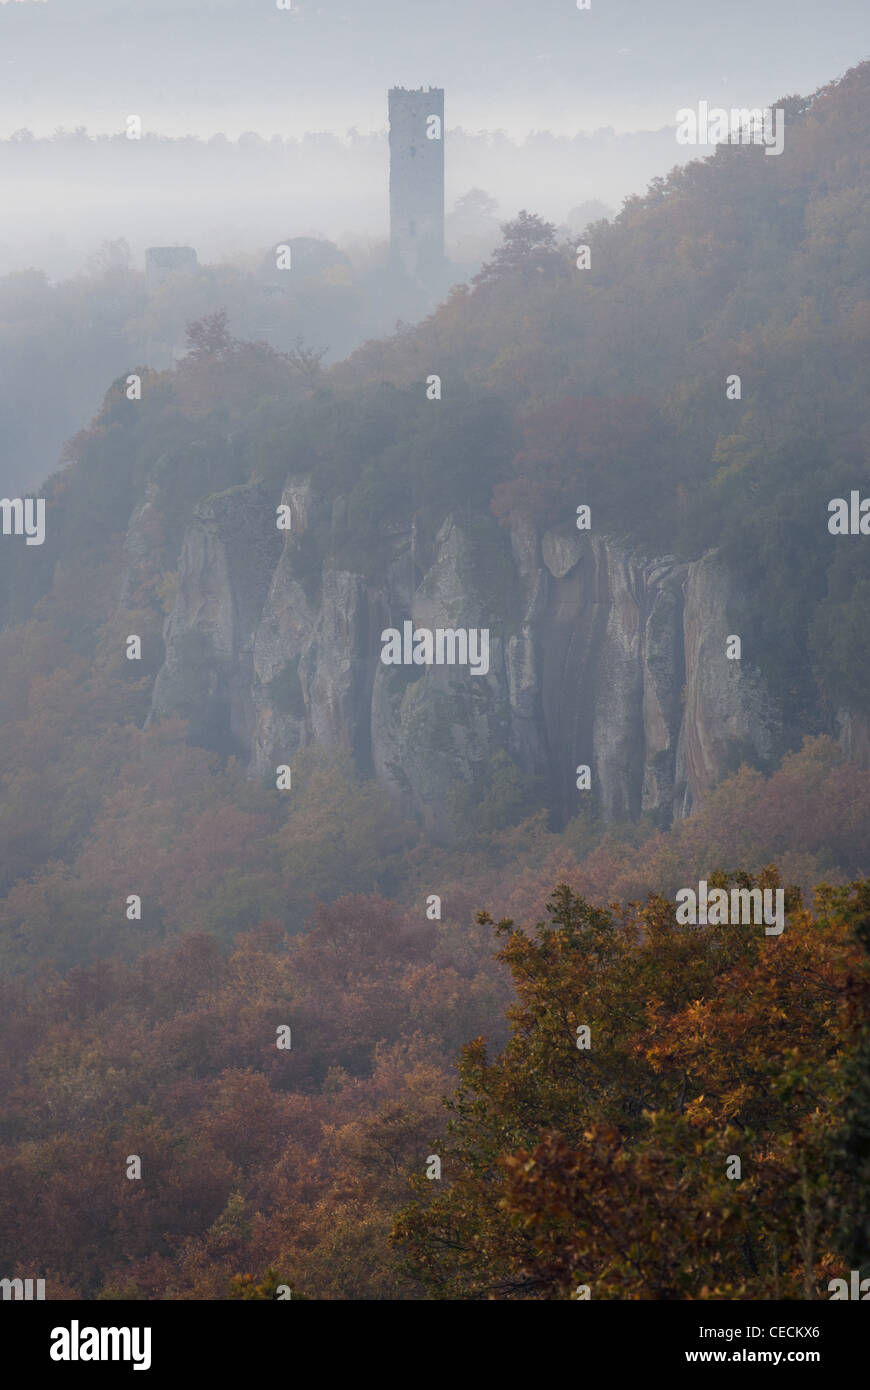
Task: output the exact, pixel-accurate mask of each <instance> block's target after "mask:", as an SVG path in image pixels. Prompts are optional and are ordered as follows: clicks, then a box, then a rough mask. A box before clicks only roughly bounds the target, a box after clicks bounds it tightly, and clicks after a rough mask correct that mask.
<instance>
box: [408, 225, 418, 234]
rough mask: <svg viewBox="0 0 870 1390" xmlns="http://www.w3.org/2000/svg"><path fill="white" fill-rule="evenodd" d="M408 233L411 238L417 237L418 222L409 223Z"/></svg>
mask: <svg viewBox="0 0 870 1390" xmlns="http://www.w3.org/2000/svg"><path fill="white" fill-rule="evenodd" d="M408 233H409V235H410V236H416V235H417V223H416V222H409V223H408Z"/></svg>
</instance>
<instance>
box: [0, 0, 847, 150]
mask: <svg viewBox="0 0 870 1390" xmlns="http://www.w3.org/2000/svg"><path fill="white" fill-rule="evenodd" d="M868 56H870V0H727V3H726V0H720V3H718V4H715V3H711V0H592V8H591V10H589V11H581V10H578V9H577V5H576V0H353V2H351V0H292V8H291V9H290V10H289V11H287V10H279V9H278V8H277V4H276V0H0V136H8V135H9V134H10V133H11V132H12V131H13V130H15V129H18V128H19V127H22V126H29V127H30V128H31V129H32V130H34V131H36V133H38V134H50V133H51V131H52V130H53V129H54V128H55V127H56V126H58V125H62V126H64V127H66V128H67V129H70V128H73V127H75V126H79V125H84V126H86V127H87V128H88V130H89V131H90V132H91V133H96V132H107V131H116V130H122V129H123V128H124V121H125V118H126V117H127V116H128V115H130V114H137V115H140V116H141V117H142V120H143V123H144V126H145V128H146V129H149V130H152V131H159V132H161V133H164V134H184V133H192V134H199V135H210V134H212V133H213V132H215V131H218V130H222V131H224V132H225V133H227V134H228V135H231V136H236V135H238V134H239V133H240V132H241V131H243V130H246V129H250V130H257V131H259V132H260V133H261V134H263V135H272V134H276V133H281V134H285V135H294V134H299V133H301V132H303V131H305V130H333V131H337V132H340V133H344V132H346V131H347V130H348V129H349V128H351V127H356V128H357V129H358V130H360V131H370V130H380V129H383V128H384V127H385V125H386V91H387V88H388V87H390V86H420V85H430V84H431V85H436V86H443V87H445V88H446V90H447V124H448V126H451V125H452V126H457V125H461V126H463V127H465V128H466V129H482V128H487V129H503V130H506V131H508V132H509V133H510V134H511V135H513V136H522V135H524V134H526V133H527V132H528V131H530V130H535V129H537V130H540V129H545V128H548V129H552V130H554V131H560V132H565V133H567V132H575V131H577V130H593V129H596V128H599V127H602V126H612V127H613V128H614V129H616V130H620V131H623V130H636V129H651V128H657V127H660V126H662V125H664V124H671V123H673V119H674V113H675V111H676V110H677V108H678V107H680V106H683V105H691V104H694V103H695V102H697V101H698V100H699V99H701V98H705V99H707V100H709V101H712V102H715V103H718V104H722V105H736V106H746V105H764V104H767V103H769V102H770V101H772V100H773V99H774V98H776V97H778V96H782V95H785V94H787V93H792V92H796V91H800V92H808V91H812V90H813V89H814V88H816V87H818V86H820V85H821V84H822V83H823V82H826V81H829V80H830V79H832V78H834V77H837V76H839V75H840V74H841V73H842V72H843V71H845V70H846V68H848V67H851V66H853V65H854V64H855V63H856V62H858V61H860V60H861V59H863V58H866V57H868Z"/></svg>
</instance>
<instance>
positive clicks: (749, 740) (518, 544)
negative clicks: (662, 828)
mask: <svg viewBox="0 0 870 1390" xmlns="http://www.w3.org/2000/svg"><path fill="white" fill-rule="evenodd" d="M283 501H284V502H285V503H286V504H287V505H288V506H289V507H290V509H291V514H292V528H293V529H292V530H290V531H287V532H284V533H281V532H278V531H277V529H276V526H275V513H274V510H273V508H272V507H271V506H270V505H269V504H268V501H267V499H266V498H265V496H264V494H263V493H262V491H261V490H260V488H259V487H258V486H256V485H251V486H248V487H242V488H234V489H232V490H231V491H230V492H228V493H224V494H221V495H220V496H219V497H217V498H212V499H209V500H208V501H207V502H206V503H203V504H202V505H201V506H200V508H199V510H198V513H197V517H196V520H195V522H194V524H193V525H192V526H191V527H190V528H189V530H188V533H187V536H186V538H185V541H184V545H183V549H182V554H181V560H180V565H179V575H178V588H177V594H176V600H175V605H174V608H173V610H172V612H171V614H170V616H169V618H168V620H167V623H166V629H165V647H166V660H165V663H164V665H163V667H162V669H161V671H160V673H159V675H158V678H157V681H156V683H155V688H154V695H153V707H152V716H151V717H152V718H159V717H163V716H166V715H169V714H180V715H182V716H184V717H191V715H192V714H193V715H194V716H195V718H196V720H197V721H198V727H199V728H201V729H203V730H205V731H207V733H208V734H209V736H210V737H212V738H217V739H220V738H221V737H223V739H224V741H225V742H226V741H227V740H228V739H229V740H232V741H234V743H235V746H237V747H239V748H240V749H241V751H242V752H243V754H244V755H246V756H247V757H248V758H249V760H250V767H251V771H252V774H254V775H269V774H271V775H274V769H275V767H276V766H277V765H278V764H280V763H292V758H293V754H294V753H295V752H296V751H297V750H298V749H299V748H301V747H304V746H305V745H307V744H311V743H315V744H319V745H323V746H330V745H331V746H336V745H337V746H340V747H343V748H346V749H348V750H350V751H351V752H352V753H353V755H354V757H355V759H356V762H357V764H358V766H359V767H360V769H361V770H362V771H363V772H365V773H367V774H373V775H374V776H375V777H377V778H378V780H379V781H380V782H382V783H383V784H384V785H385V786H386V787H388V788H389V789H390V791H391V792H392V794H393V795H394V796H395V797H396V798H397V799H399V800H400V802H401V803H402V804H403V805H404V806H406V808H407V809H408V811H409V812H411V813H413V814H416V815H418V816H420V817H422V818H423V820H424V821H425V822H426V823H427V824H428V826H429V827H430V829H431V830H432V831H433V833H435V834H436V835H439V836H447V835H449V833H450V827H451V798H452V796H455V794H456V790H457V788H459V789H461V788H462V786H463V784H468V783H469V782H476V783H478V784H480V783H481V780H482V779H483V780H484V781H485V779H486V777H487V776H488V775H489V773H490V772H491V769H492V765H493V760H494V759H496V760H497V759H498V757H499V755H500V754H501V756H502V757H503V755H504V752H507V753H508V754H509V755H510V757H511V758H512V760H513V761H514V763H515V764H516V765H517V766H518V767H519V768H520V769H521V771H522V773H524V774H526V775H527V776H528V777H530V778H538V779H541V783H539V785H543V787H544V789H545V795H546V798H547V800H548V802H549V804H550V805H552V806H553V808H554V809H555V811H556V814H557V816H558V817H559V818H560V819H563V820H565V819H568V818H570V817H571V816H572V815H575V814H576V813H577V811H578V810H579V809H580V808H581V806H583V805H585V804H588V803H587V802H585V801H584V797H586V798H588V797H589V793H588V792H583V791H579V790H578V789H577V786H576V777H577V768H578V767H579V766H580V765H581V764H586V765H588V766H589V768H590V770H591V774H592V796H593V798H594V800H595V802H596V804H597V806H598V808H599V810H600V812H601V814H602V815H603V816H604V817H605V818H606V819H608V820H612V819H619V818H624V817H632V818H636V817H637V816H639V815H641V814H642V813H644V812H652V813H656V814H657V815H658V816H659V817H661V818H662V819H663V820H668V819H670V817H671V816H685V815H687V814H688V813H689V811H690V810H691V809H692V808H693V807H695V806H697V805H698V804H699V803H700V801H701V800H702V799H703V797H704V794H705V792H706V791H707V790H708V789H709V788H710V787H711V786H713V785H714V784H715V782H716V781H718V780H719V778H720V777H721V776H723V775H724V773H725V772H726V771H728V770H729V768H730V767H731V766H733V765H734V764H735V762H736V760H737V758H738V756H742V757H746V756H747V755H749V756H753V757H756V758H759V759H761V760H765V759H767V758H769V757H770V756H771V754H772V752H773V750H774V749H775V746H776V743H777V741H778V738H779V737H780V735H781V733H782V730H781V722H780V719H779V716H778V713H777V711H776V709H775V708H774V706H773V703H772V701H771V700H770V698H769V697H768V695H767V694H766V692H765V690H764V687H763V684H762V681H761V679H760V677H759V676H758V674H757V672H755V671H753V669H752V668H751V667H749V666H748V665H747V664H746V662H745V661H733V660H729V659H727V657H726V655H725V648H726V638H727V637H728V636H729V635H730V634H731V633H732V632H733V631H734V629H733V627H729V611H733V604H734V601H735V597H736V590H735V586H734V581H733V580H732V578H731V577H730V576H729V574H728V573H727V572H726V571H725V569H724V567H723V566H722V565H721V564H720V563H719V561H718V560H717V558H716V556H715V554H712V553H711V554H708V555H706V556H704V557H703V558H702V559H701V560H699V561H697V562H695V563H693V564H690V565H686V564H679V563H677V562H676V560H675V559H674V558H673V557H672V556H663V557H661V558H658V559H655V560H649V559H645V558H643V557H641V556H639V555H636V554H633V553H632V552H631V551H630V550H628V549H627V548H626V547H625V546H624V545H622V544H621V543H620V542H618V541H616V540H613V539H609V538H608V537H605V536H599V535H595V534H592V533H586V532H578V531H576V530H575V531H573V532H569V531H567V530H566V531H565V532H559V533H557V532H552V531H548V532H545V533H544V534H543V535H539V534H538V533H537V531H536V529H535V527H534V526H533V525H532V524H531V523H530V522H528V521H522V520H520V521H518V522H517V523H516V524H515V526H514V528H513V530H512V531H511V533H510V535H509V536H508V535H507V534H506V533H505V532H504V531H502V530H500V529H499V528H498V527H497V526H496V524H495V523H494V522H493V521H492V519H491V518H490V517H489V516H486V515H473V516H467V515H463V516H462V517H461V518H460V517H448V518H447V519H446V520H445V522H444V523H443V525H442V526H441V529H440V531H439V532H438V534H437V536H435V537H434V538H432V539H430V540H428V541H423V540H422V539H421V537H420V536H419V535H418V533H417V530H416V528H412V529H411V530H409V531H404V532H393V533H390V534H385V536H384V547H385V557H386V559H385V564H384V567H383V573H384V577H383V579H382V580H381V581H380V582H378V583H377V584H373V583H371V582H369V581H367V580H365V579H364V578H363V577H362V576H360V575H358V574H353V573H350V572H348V571H347V570H342V569H338V568H331V567H330V566H329V565H328V564H327V565H326V566H324V568H323V571H322V574H321V575H320V576H319V577H318V576H317V575H314V576H312V575H311V574H310V572H309V573H308V574H307V575H306V573H305V571H304V569H303V568H302V567H300V564H299V557H300V554H301V551H300V542H301V541H302V539H303V537H304V535H305V532H306V529H308V528H309V527H310V525H311V524H312V518H313V517H314V515H315V512H316V507H317V503H316V499H315V498H313V496H312V493H311V488H310V486H309V484H308V483H307V482H306V481H305V480H294V481H292V482H291V483H289V484H288V486H287V489H286V490H285V494H284V498H283ZM282 537H283V539H282ZM409 618H410V619H412V621H413V623H414V625H415V627H425V628H433V629H434V628H438V627H444V628H466V629H469V628H488V629H489V630H490V656H489V670H488V672H487V673H486V674H480V675H475V674H472V673H471V671H470V670H469V668H468V667H467V666H466V667H459V666H430V667H420V666H387V665H384V664H383V663H382V661H381V646H382V644H381V632H382V630H383V629H385V628H387V627H396V628H399V629H401V626H402V623H403V622H404V621H405V620H406V619H409Z"/></svg>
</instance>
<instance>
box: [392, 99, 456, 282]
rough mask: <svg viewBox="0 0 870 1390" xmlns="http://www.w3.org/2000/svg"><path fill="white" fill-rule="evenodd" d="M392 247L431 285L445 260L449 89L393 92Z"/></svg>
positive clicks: (395, 254) (407, 268)
mask: <svg viewBox="0 0 870 1390" xmlns="http://www.w3.org/2000/svg"><path fill="white" fill-rule="evenodd" d="M389 99H390V248H391V252H392V257H393V261H394V263H395V264H397V265H399V266H401V268H402V269H403V270H404V271H405V273H406V274H407V275H412V276H414V277H415V278H417V279H420V280H423V281H426V280H427V279H429V278H430V277H431V276H432V275H434V274H437V272H438V271H439V270H440V269H441V265H442V263H443V260H444V90H443V88H441V87H429V88H427V89H425V90H424V88H422V87H418V88H417V90H416V91H408V90H406V89H405V88H404V87H393V88H391V90H390V98H389Z"/></svg>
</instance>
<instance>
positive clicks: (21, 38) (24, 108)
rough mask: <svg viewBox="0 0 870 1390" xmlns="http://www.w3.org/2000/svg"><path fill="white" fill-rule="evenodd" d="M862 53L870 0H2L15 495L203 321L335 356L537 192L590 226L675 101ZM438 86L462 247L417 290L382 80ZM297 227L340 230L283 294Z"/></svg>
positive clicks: (639, 171)
mask: <svg viewBox="0 0 870 1390" xmlns="http://www.w3.org/2000/svg"><path fill="white" fill-rule="evenodd" d="M868 49H870V11H868V6H867V4H866V0H830V2H829V3H827V4H826V5H825V7H824V10H823V11H822V10H821V9H820V7H819V6H818V4H817V3H815V0H769V2H768V3H767V4H765V5H764V6H763V7H762V6H759V5H757V4H756V3H755V0H737V3H732V4H729V5H728V6H722V7H718V8H712V7H709V6H697V7H695V8H694V9H691V8H689V9H687V7H686V6H685V5H684V4H682V3H677V0H667V2H666V3H655V0H591V9H589V10H586V11H583V10H579V9H578V8H577V4H576V0H535V3H534V4H529V5H523V4H520V3H510V4H504V3H496V2H495V0H474V3H469V2H468V0H441V3H438V4H435V5H433V4H430V3H422V0H370V2H369V3H367V4H365V5H358V4H349V3H344V2H343V0H342V2H340V3H339V2H336V3H329V0H324V2H323V3H313V2H312V3H309V2H308V0H292V3H291V4H290V7H289V8H279V7H278V4H277V3H276V2H275V0H171V3H169V2H168V0H167V2H166V3H163V0H148V3H147V4H145V3H141V0H0V189H2V208H0V488H3V489H4V490H6V489H8V488H10V487H13V486H19V487H23V486H24V485H25V484H32V483H34V482H36V481H38V480H39V479H41V478H44V477H45V476H46V475H47V474H48V473H50V472H51V471H53V469H54V468H56V466H57V463H58V458H59V455H60V451H61V448H62V446H63V443H64V441H65V440H66V439H68V438H69V437H70V435H71V434H73V433H74V432H75V431H76V430H77V429H79V428H81V427H82V426H83V425H84V424H86V423H87V421H88V420H89V419H90V418H91V416H92V415H93V413H94V411H95V410H96V409H97V408H98V407H99V403H100V401H101V399H102V396H103V394H104V392H105V390H106V389H107V387H108V386H109V384H110V382H111V380H112V379H113V378H114V377H116V376H117V375H118V374H120V373H121V372H122V371H124V370H127V369H128V368H129V367H130V366H132V365H134V364H136V363H141V364H148V365H153V366H157V367H162V366H165V365H167V364H168V363H169V362H171V361H172V360H173V358H174V357H177V356H178V355H179V353H180V352H183V350H184V338H185V322H186V321H189V320H190V318H192V317H195V316H196V315H197V314H199V315H201V314H205V313H208V312H212V311H214V310H215V309H216V308H221V307H226V308H227V310H228V313H229V315H230V326H231V329H232V331H233V332H235V333H237V334H248V335H251V336H259V337H262V338H265V339H266V340H267V341H269V342H272V343H273V344H274V345H275V346H278V347H281V348H286V347H287V346H288V344H292V343H293V342H294V341H295V339H296V338H297V337H302V338H304V339H305V341H306V342H307V343H310V344H313V345H314V346H315V347H317V348H318V349H319V350H323V351H324V353H325V354H326V360H327V361H329V360H332V361H334V360H336V359H337V358H340V357H341V356H343V355H346V354H347V353H348V352H350V351H352V349H353V348H354V347H355V346H357V345H358V344H359V343H360V342H362V341H364V340H365V339H366V338H368V337H372V336H380V335H383V334H386V333H389V332H391V331H392V329H393V327H394V326H395V323H396V321H397V319H402V320H404V321H405V322H414V321H416V320H417V319H418V318H419V317H421V316H422V315H423V314H425V313H426V312H428V311H429V310H430V309H431V308H432V307H434V304H435V303H436V302H437V301H438V298H439V297H443V295H444V294H445V293H446V292H447V290H448V288H449V286H450V284H451V283H455V282H456V281H459V280H463V279H467V278H469V277H470V276H471V275H473V274H474V272H475V270H476V269H477V268H478V267H479V265H480V264H481V262H482V260H483V259H484V258H485V257H486V256H487V255H488V254H489V253H490V251H491V250H492V248H493V247H494V246H495V245H496V244H497V243H498V240H499V235H500V233H499V227H500V224H502V223H503V222H505V221H507V220H508V219H510V218H512V217H514V216H515V215H516V214H517V212H518V211H519V210H520V209H523V208H525V209H528V210H530V211H533V212H535V213H538V214H540V215H542V216H543V217H545V218H547V219H548V220H550V221H552V222H554V223H555V224H556V225H557V226H558V227H559V229H560V232H561V234H562V235H563V236H567V235H569V234H570V235H573V234H574V233H576V232H579V231H580V230H582V229H583V227H584V226H585V225H586V224H587V222H590V221H594V220H596V219H597V218H600V217H602V216H612V215H614V214H615V213H616V212H618V210H619V208H620V206H621V204H622V202H623V200H624V199H625V198H626V197H627V196H629V195H631V194H637V193H642V192H643V191H644V190H645V189H646V187H647V185H648V184H649V182H650V180H651V179H652V178H654V177H656V176H660V175H664V174H666V173H667V172H668V170H669V169H671V168H672V167H673V166H674V165H675V164H677V163H680V162H684V161H686V160H687V159H690V158H693V157H696V155H697V153H698V151H696V150H694V149H691V148H687V147H685V146H680V145H678V144H677V142H676V139H675V122H676V112H677V110H678V109H679V108H680V107H682V106H685V105H690V106H691V105H694V104H695V103H696V102H697V101H699V100H701V99H703V100H706V101H709V102H711V103H720V104H723V105H739V106H765V105H770V104H771V103H773V102H774V101H775V100H776V99H777V98H778V97H780V96H783V95H786V94H789V93H793V92H804V93H807V92H810V91H812V90H814V89H816V88H817V87H818V86H820V85H821V84H823V83H824V82H827V81H830V80H832V79H834V78H836V77H837V76H838V75H839V74H841V73H842V72H843V71H844V70H845V69H846V68H847V67H849V66H851V65H852V64H853V63H855V62H856V61H858V60H859V59H860V57H862V56H863V55H864V54H865V53H866V52H867V51H868ZM428 85H433V86H438V87H443V88H444V89H445V94H446V95H445V110H446V123H445V137H446V139H445V154H446V212H447V218H446V229H445V230H446V249H447V255H448V258H449V261H448V265H447V266H446V267H445V271H444V275H443V276H442V277H441V279H440V281H439V282H438V283H437V284H436V283H433V284H431V285H430V286H429V287H428V292H427V293H426V294H421V293H419V292H418V291H413V292H412V291H411V290H410V289H409V287H408V286H407V285H406V286H403V287H402V286H397V285H396V284H394V283H393V282H391V281H390V279H389V276H388V275H387V272H386V262H387V238H388V236H389V216H388V213H389V199H388V186H389V182H388V181H389V159H388V142H387V129H386V125H387V91H388V89H389V88H390V87H391V86H408V87H419V86H428ZM131 117H136V118H137V120H138V121H139V122H140V123H141V138H137V139H130V138H128V129H129V127H128V122H129V120H130V118H131ZM305 238H308V239H317V240H318V241H320V242H326V243H328V245H327V246H325V247H321V248H319V249H317V248H314V251H313V252H312V251H311V247H310V245H309V244H308V243H306V245H308V246H309V249H308V251H307V252H306V253H305V254H306V255H309V253H310V260H309V268H308V269H307V270H305V257H304V256H303V260H302V261H301V262H300V265H301V266H302V267H303V273H301V274H300V275H298V276H297V277H296V280H295V285H296V288H295V289H294V291H293V292H292V294H291V295H290V296H288V297H286V298H285V299H282V300H276V298H275V294H274V291H270V290H269V286H268V283H265V282H264V276H265V281H266V282H267V281H268V262H269V257H270V256H272V255H273V254H274V248H275V246H276V245H277V244H279V243H282V242H284V241H288V240H289V241H292V240H294V239H296V240H297V241H298V240H299V239H305ZM153 245H158V246H160V245H164V246H166V245H187V246H191V247H193V248H194V249H195V251H196V253H197V257H198V261H199V267H200V269H199V271H198V272H197V274H196V276H195V277H191V278H190V280H189V283H186V284H185V285H184V286H179V285H176V286H174V287H173V288H171V290H167V291H166V292H165V293H162V294H159V295H156V296H155V295H153V294H151V295H149V293H148V290H147V288H146V285H145V279H144V274H143V271H144V265H145V251H146V248H147V247H148V246H153ZM300 246H301V243H300ZM276 305H277V307H276ZM47 382H50V383H52V384H51V389H50V390H48V389H47V386H46V383H47Z"/></svg>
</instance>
